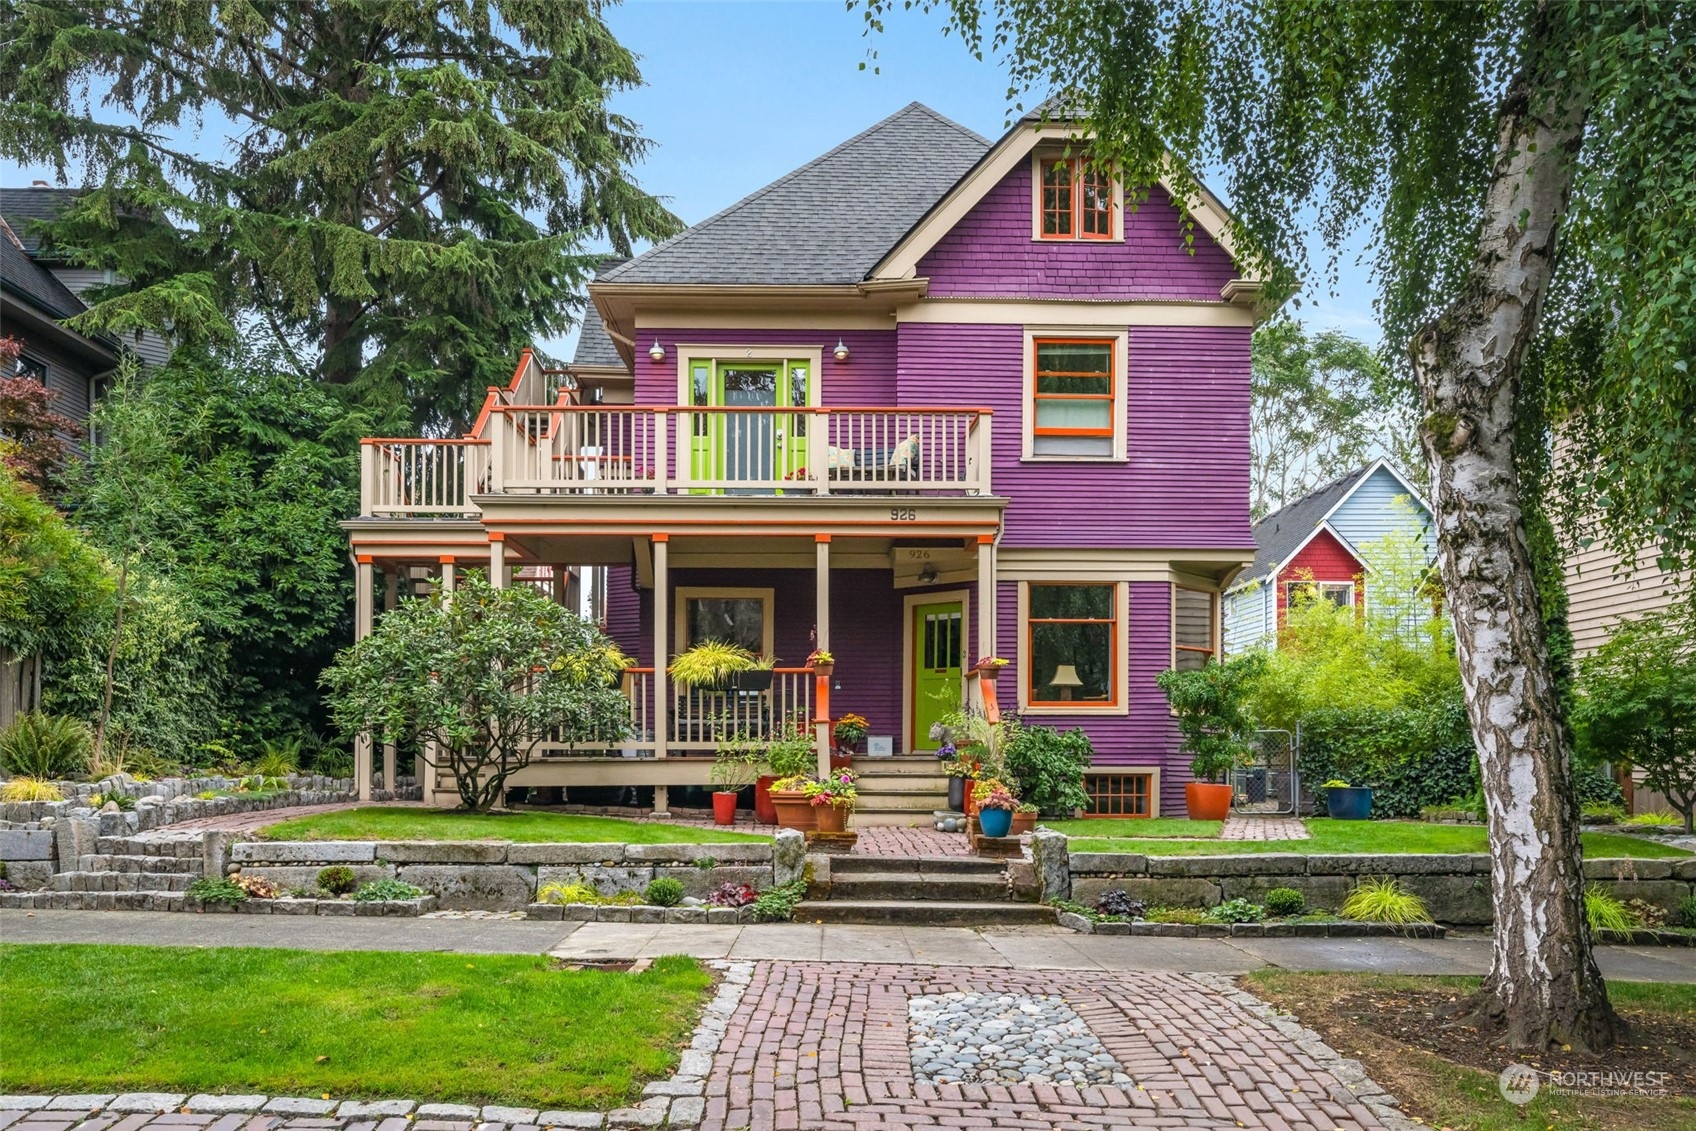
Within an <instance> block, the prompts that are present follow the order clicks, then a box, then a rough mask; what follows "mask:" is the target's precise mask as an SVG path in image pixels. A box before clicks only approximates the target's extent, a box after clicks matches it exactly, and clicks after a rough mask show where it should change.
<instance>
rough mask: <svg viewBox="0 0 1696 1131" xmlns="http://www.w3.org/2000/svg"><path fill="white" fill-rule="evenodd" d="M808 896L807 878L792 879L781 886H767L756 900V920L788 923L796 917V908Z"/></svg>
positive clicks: (758, 921)
mask: <svg viewBox="0 0 1696 1131" xmlns="http://www.w3.org/2000/svg"><path fill="white" fill-rule="evenodd" d="M806 897H807V884H806V881H805V880H791V881H790V882H789V883H786V884H784V885H782V886H781V887H771V888H767V889H766V890H765V891H762V892H761V893H760V894H759V896H758V897H757V898H756V899H755V900H754V921H755V922H756V923H787V922H789V921H790V920H791V919H793V918H794V917H795V908H796V907H797V906H798V905H799V904H800V902H801V901H802V900H803V899H805V898H806Z"/></svg>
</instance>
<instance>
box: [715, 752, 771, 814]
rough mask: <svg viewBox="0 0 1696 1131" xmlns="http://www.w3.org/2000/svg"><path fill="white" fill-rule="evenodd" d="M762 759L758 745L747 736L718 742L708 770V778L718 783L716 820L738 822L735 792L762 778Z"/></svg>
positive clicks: (716, 784) (716, 790)
mask: <svg viewBox="0 0 1696 1131" xmlns="http://www.w3.org/2000/svg"><path fill="white" fill-rule="evenodd" d="M763 760H764V759H763V758H762V757H761V755H760V750H759V748H758V747H756V746H754V745H752V744H751V743H749V742H747V741H746V740H741V741H731V742H723V743H720V744H719V748H718V753H717V755H716V756H715V757H714V758H713V768H712V769H711V770H710V771H708V774H707V780H709V781H710V782H712V784H713V785H715V786H717V787H718V788H717V789H715V790H713V823H714V824H718V825H734V824H735V823H736V795H737V794H738V793H739V792H740V791H742V790H744V789H747V788H748V787H749V786H751V785H753V784H754V783H755V782H756V781H757V780H758V779H759V776H760V765H761V763H762V762H763Z"/></svg>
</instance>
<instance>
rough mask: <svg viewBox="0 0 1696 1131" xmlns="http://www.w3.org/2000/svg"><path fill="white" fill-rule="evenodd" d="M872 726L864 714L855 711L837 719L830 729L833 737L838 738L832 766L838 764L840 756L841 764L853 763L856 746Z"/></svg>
mask: <svg viewBox="0 0 1696 1131" xmlns="http://www.w3.org/2000/svg"><path fill="white" fill-rule="evenodd" d="M871 728H872V725H871V724H870V723H868V722H867V721H866V719H865V716H864V715H856V714H854V713H853V712H849V713H848V714H846V715H843V716H842V717H841V718H840V719H837V720H836V725H835V726H834V727H832V728H831V731H830V733H831V735H832V737H834V738H835V739H836V749H835V751H833V752H832V754H831V757H830V764H831V766H832V767H833V768H834V767H837V766H838V761H837V759H838V758H840V759H841V762H840V766H842V767H846V766H848V765H851V764H852V763H853V761H854V754H855V753H856V750H855V747H857V746H858V745H859V744H860V740H861V739H862V738H864V737H866V732H868V731H869V730H871Z"/></svg>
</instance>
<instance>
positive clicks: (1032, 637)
mask: <svg viewBox="0 0 1696 1131" xmlns="http://www.w3.org/2000/svg"><path fill="white" fill-rule="evenodd" d="M1025 631H1026V633H1028V636H1027V638H1026V642H1025V655H1026V656H1027V657H1029V670H1027V671H1026V672H1025V675H1024V678H1025V692H1026V694H1025V702H1026V704H1027V705H1028V706H1032V707H1075V708H1077V709H1079V710H1089V709H1091V708H1103V707H1115V706H1117V705H1118V702H1117V693H1116V690H1117V688H1118V680H1117V679H1115V678H1114V674H1115V672H1116V671H1117V667H1116V664H1117V662H1118V655H1117V653H1118V640H1119V587H1118V586H1117V585H1114V584H1112V583H1110V582H1109V583H1106V584H1091V585H1050V584H1039V583H1036V582H1032V583H1031V586H1030V591H1029V595H1028V603H1027V607H1026V613H1025Z"/></svg>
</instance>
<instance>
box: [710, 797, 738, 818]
mask: <svg viewBox="0 0 1696 1131" xmlns="http://www.w3.org/2000/svg"><path fill="white" fill-rule="evenodd" d="M735 823H736V794H734V793H714V794H713V824H715V825H734V824H735Z"/></svg>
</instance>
